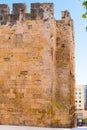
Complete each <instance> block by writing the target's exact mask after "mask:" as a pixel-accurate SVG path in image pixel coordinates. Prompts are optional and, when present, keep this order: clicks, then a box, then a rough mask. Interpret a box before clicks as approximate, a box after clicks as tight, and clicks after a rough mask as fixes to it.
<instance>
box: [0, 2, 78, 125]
mask: <svg viewBox="0 0 87 130" xmlns="http://www.w3.org/2000/svg"><path fill="white" fill-rule="evenodd" d="M9 12H10V9H9V7H8V5H5V4H1V5H0V124H9V125H29V126H44V127H73V126H74V125H75V103H74V83H75V79H74V34H73V20H72V19H71V17H70V14H69V12H68V11H63V12H62V18H61V20H55V18H54V5H53V3H33V4H31V13H30V14H29V13H28V12H27V8H26V5H25V4H23V3H22V4H17V3H16V4H13V11H12V14H10V13H9Z"/></svg>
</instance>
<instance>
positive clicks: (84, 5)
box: [82, 0, 87, 31]
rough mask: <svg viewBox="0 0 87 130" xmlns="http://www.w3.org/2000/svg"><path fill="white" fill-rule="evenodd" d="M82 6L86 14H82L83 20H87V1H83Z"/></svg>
mask: <svg viewBox="0 0 87 130" xmlns="http://www.w3.org/2000/svg"><path fill="white" fill-rule="evenodd" d="M82 6H83V7H84V8H85V12H84V14H82V18H84V19H86V18H87V0H85V1H84V0H83V2H82ZM86 31H87V26H86Z"/></svg>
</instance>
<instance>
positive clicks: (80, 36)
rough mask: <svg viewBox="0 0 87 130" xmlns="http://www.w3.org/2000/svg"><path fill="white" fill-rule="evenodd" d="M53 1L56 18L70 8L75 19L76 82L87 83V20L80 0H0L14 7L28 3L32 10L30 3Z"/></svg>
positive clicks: (0, 2)
mask: <svg viewBox="0 0 87 130" xmlns="http://www.w3.org/2000/svg"><path fill="white" fill-rule="evenodd" d="M35 2H53V3H54V11H55V18H56V19H60V18H61V11H63V10H68V11H69V12H70V14H71V17H72V18H73V20H74V32H75V66H76V69H75V71H76V84H81V85H84V84H87V69H86V67H87V42H86V38H87V32H86V30H85V26H86V25H87V20H84V19H82V17H81V15H82V13H84V8H83V7H82V5H81V2H79V0H0V4H2V3H7V4H8V5H9V6H10V7H11V9H12V3H26V4H27V5H28V10H30V3H35Z"/></svg>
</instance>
